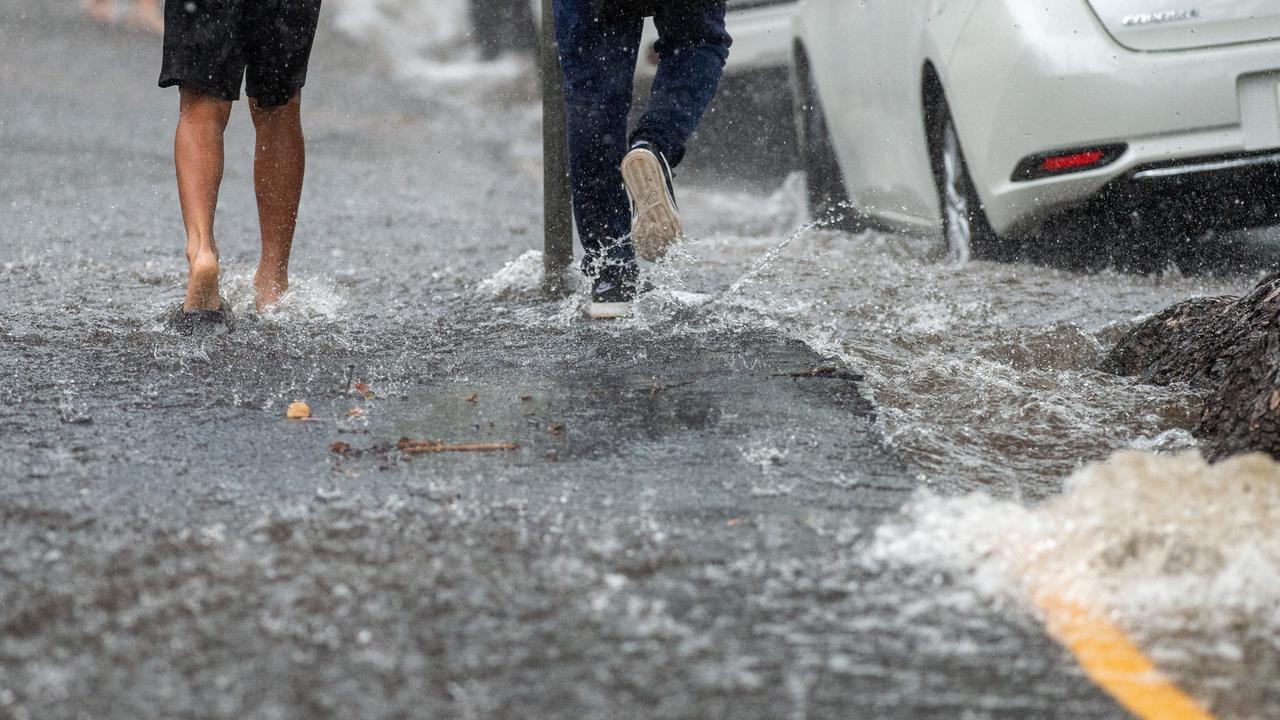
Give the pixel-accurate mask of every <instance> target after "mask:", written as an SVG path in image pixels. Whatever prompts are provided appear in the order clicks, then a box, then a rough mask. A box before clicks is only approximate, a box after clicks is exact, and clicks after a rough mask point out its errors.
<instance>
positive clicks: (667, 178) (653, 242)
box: [622, 140, 684, 262]
mask: <svg viewBox="0 0 1280 720" xmlns="http://www.w3.org/2000/svg"><path fill="white" fill-rule="evenodd" d="M622 182H623V184H625V185H626V186H627V195H628V196H629V197H630V198H631V240H632V242H634V243H635V247H636V253H637V254H638V255H639V256H640V257H642V258H644V259H645V260H648V261H650V262H653V261H656V260H659V259H661V258H664V257H666V256H667V249H668V248H670V247H671V245H672V244H674V243H675V242H676V241H678V240H679V239H680V238H682V237H683V236H684V228H683V226H681V224H680V208H679V207H678V206H677V205H676V194H675V188H674V187H673V186H672V184H671V166H670V165H669V164H668V163H667V159H666V157H664V156H663V155H662V152H661V151H659V150H658V149H657V148H655V147H654V146H653V145H651V144H650V143H647V142H645V141H643V140H641V141H638V142H636V143H635V144H634V145H632V146H631V152H629V153H627V155H626V157H624V158H623V159H622Z"/></svg>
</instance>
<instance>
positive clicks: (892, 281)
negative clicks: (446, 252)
mask: <svg viewBox="0 0 1280 720" xmlns="http://www.w3.org/2000/svg"><path fill="white" fill-rule="evenodd" d="M532 144H533V139H532V138H529V137H524V138H518V139H517V140H515V141H514V142H513V148H515V149H516V152H517V153H518V152H519V150H520V149H521V148H525V149H527V148H528V147H530V146H532ZM526 152H527V150H526ZM530 166H531V167H536V165H534V164H533V163H530ZM694 175H695V177H694V180H693V182H692V183H691V184H685V185H683V186H682V191H683V194H682V198H681V199H682V203H683V207H684V209H685V213H686V216H687V218H689V226H690V228H691V234H692V235H693V237H694V241H693V242H692V243H690V244H689V245H688V246H686V247H685V248H684V249H682V250H681V251H680V252H678V253H676V254H675V255H674V257H673V260H672V261H671V262H670V263H669V264H668V265H667V266H665V267H662V268H658V269H655V270H654V271H653V276H654V277H655V279H656V280H657V284H658V285H659V287H660V288H663V289H667V290H675V291H678V292H677V293H675V295H673V294H672V293H670V292H663V291H662V290H660V291H659V292H657V293H655V294H654V295H653V296H652V297H650V298H647V299H645V300H644V301H642V302H641V303H640V304H639V307H638V311H637V317H636V318H635V319H633V320H631V321H629V322H630V323H631V324H632V325H633V326H635V327H643V326H645V325H646V324H648V323H652V322H654V321H657V320H661V319H668V318H669V317H670V316H671V313H679V312H682V311H684V310H685V309H687V307H688V306H689V305H690V303H691V302H692V303H693V305H694V306H696V307H699V308H700V309H701V312H704V313H710V314H712V315H713V316H714V317H715V318H716V319H717V322H720V323H723V324H724V325H726V326H740V325H745V326H765V327H770V328H776V329H778V330H780V331H782V332H784V333H786V334H788V335H791V336H793V337H796V338H798V339H801V340H803V341H805V342H806V343H808V344H809V345H810V346H812V347H813V348H815V349H817V350H819V351H820V352H822V353H824V354H827V355H830V356H832V357H836V358H839V359H841V360H843V361H845V362H847V363H848V364H849V365H851V366H852V367H854V368H856V369H858V370H859V371H860V372H862V373H865V375H866V378H867V384H868V386H869V389H870V392H871V393H872V395H873V396H874V400H875V402H876V405H877V407H878V409H879V418H880V419H879V422H880V423H881V427H882V430H883V433H884V436H885V437H886V439H887V441H888V442H889V443H890V444H891V445H892V447H894V448H895V449H896V450H897V451H898V452H899V453H900V454H901V456H902V457H903V458H904V459H906V460H907V461H908V463H909V464H910V466H911V467H912V468H914V469H915V470H916V471H918V472H919V473H920V476H919V478H918V479H919V480H920V481H921V484H922V486H923V487H925V488H928V491H927V492H926V493H925V494H924V495H922V497H921V498H920V499H919V500H918V501H917V502H916V503H914V504H913V505H912V506H911V507H909V508H908V509H907V510H906V512H905V513H904V514H903V516H902V518H901V519H900V520H898V521H895V522H894V523H892V524H890V525H887V526H886V527H884V528H882V529H881V531H880V532H879V533H878V535H877V539H876V542H875V543H873V545H872V546H871V547H870V548H868V553H869V555H868V558H869V559H868V562H872V563H887V564H889V565H890V566H893V565H906V566H912V567H916V568H920V567H940V568H946V569H949V570H952V571H960V572H962V573H963V574H965V575H968V576H969V577H970V578H971V579H972V581H973V582H974V583H975V584H976V585H977V586H978V587H980V588H982V590H983V592H984V593H987V594H988V596H989V597H991V598H993V599H994V600H995V601H1000V602H1002V601H1012V602H1015V603H1019V602H1020V601H1021V600H1023V599H1025V595H1023V594H1022V588H1024V587H1025V583H1026V582H1027V581H1026V570H1025V568H1027V567H1028V566H1030V565H1033V564H1037V563H1038V565H1037V567H1038V569H1037V571H1036V572H1037V573H1040V574H1042V575H1043V574H1050V575H1053V576H1054V578H1055V579H1056V580H1057V581H1060V582H1063V583H1065V584H1066V585H1067V586H1069V587H1072V588H1075V589H1076V591H1077V592H1079V593H1081V594H1083V595H1085V596H1087V597H1086V598H1085V599H1086V600H1087V601H1088V602H1089V603H1093V604H1097V605H1100V606H1101V607H1104V608H1106V609H1107V610H1108V611H1109V612H1111V613H1112V614H1113V615H1114V617H1115V618H1116V619H1117V620H1118V621H1119V622H1120V623H1121V625H1122V626H1123V627H1125V628H1126V629H1127V630H1129V631H1130V632H1131V633H1133V635H1134V636H1135V637H1136V638H1137V639H1138V640H1139V642H1140V643H1141V644H1142V645H1143V646H1144V647H1145V648H1146V649H1147V650H1148V651H1149V652H1150V653H1151V654H1152V655H1153V657H1155V658H1156V660H1157V662H1158V663H1160V665H1161V666H1162V668H1164V669H1165V670H1166V671H1168V672H1170V673H1171V674H1173V675H1174V676H1175V678H1176V679H1177V680H1179V681H1181V682H1183V683H1185V684H1186V685H1187V686H1189V687H1190V688H1191V689H1192V691H1193V692H1195V693H1196V694H1197V695H1198V696H1199V697H1200V698H1202V699H1204V700H1206V701H1207V702H1209V704H1210V705H1211V706H1212V707H1214V708H1215V710H1216V711H1217V712H1219V713H1220V714H1222V716H1224V717H1237V718H1254V717H1263V716H1264V715H1266V714H1267V713H1273V712H1276V709H1277V707H1280V706H1278V705H1277V703H1280V698H1278V697H1277V695H1276V693H1275V691H1274V690H1269V689H1266V688H1269V687H1273V685H1274V684H1273V683H1271V680H1270V679H1271V678H1273V677H1274V673H1275V671H1276V658H1277V656H1278V655H1280V615H1278V614H1277V611H1276V608H1277V607H1280V545H1278V544H1277V541H1276V537H1275V533H1274V529H1275V528H1276V527H1278V526H1280V516H1277V515H1276V513H1277V509H1278V508H1280V466H1277V465H1276V464H1275V463H1273V462H1272V461H1270V460H1268V459H1265V458H1251V459H1247V460H1237V461H1232V462H1229V463H1224V464H1222V465H1219V466H1216V467H1210V466H1207V465H1205V464H1204V463H1203V462H1202V461H1201V460H1200V459H1199V457H1198V455H1197V454H1196V453H1195V450H1194V448H1195V445H1196V443H1195V440H1194V438H1193V437H1192V436H1191V434H1190V432H1189V430H1190V428H1191V427H1192V426H1193V424H1194V419H1195V417H1196V414H1197V412H1198V407H1199V401H1198V397H1197V396H1196V394H1195V393H1193V392H1191V391H1190V390H1189V389H1187V388H1182V387H1172V388H1157V387H1150V386H1142V385H1137V384H1135V383H1133V382H1132V381H1130V380H1127V379H1121V378H1116V377H1112V376H1108V375H1105V374H1103V373H1100V372H1098V371H1097V370H1095V369H1094V368H1095V367H1096V366H1097V365H1098V363H1099V361H1100V359H1101V358H1102V357H1103V355H1104V353H1105V352H1106V350H1107V348H1108V347H1110V345H1112V344H1113V343H1114V342H1116V340H1117V339H1118V338H1119V337H1120V336H1121V335H1122V334H1123V333H1124V332H1125V331H1126V330H1127V329H1128V328H1130V327H1132V326H1133V325H1134V323H1135V322H1136V321H1138V320H1140V319H1141V318H1142V317H1143V316H1145V315H1146V314H1148V313H1150V312H1153V311H1155V310H1157V309H1160V308H1163V307H1165V306H1167V305H1169V304H1171V303H1174V302H1177V301H1180V300H1183V299H1186V298H1188V297H1192V296H1196V295H1213V294H1232V293H1238V292H1240V291H1241V290H1242V289H1244V288H1246V287H1248V286H1249V284H1250V283H1251V281H1252V279H1254V276H1251V275H1249V274H1248V273H1246V274H1243V275H1242V274H1239V273H1228V274H1226V275H1224V276H1221V277H1216V276H1214V275H1212V274H1209V275H1204V274H1199V275H1185V274H1183V273H1182V272H1180V271H1179V270H1178V268H1177V267H1176V266H1172V265H1171V266H1170V267H1169V268H1167V269H1166V270H1165V271H1164V272H1160V273H1156V274H1150V275H1134V274H1128V273H1123V272H1116V271H1104V272H1097V273H1089V274H1082V273H1079V272H1073V271H1070V270H1062V269H1055V268H1053V267H1047V266H1043V265H1035V264H1025V263H1020V264H997V263H988V262H972V263H968V264H965V265H963V266H956V265H953V264H950V263H949V262H947V261H946V260H944V259H942V258H941V253H940V252H939V249H938V241H936V240H933V239H920V238H908V237H902V236H895V235H888V234H883V233H877V232H866V233H862V234H859V235H855V236H850V235H847V234H843V233H838V232H832V231H827V230H822V229H817V228H813V227H811V226H809V225H806V224H805V222H804V212H803V195H802V188H803V186H802V182H803V180H802V178H800V177H798V176H792V177H790V178H788V179H787V180H786V181H785V182H782V183H781V186H780V187H779V189H778V190H776V191H775V192H772V193H769V194H765V195H761V194H760V192H759V191H758V190H757V189H755V188H753V187H751V186H749V185H746V184H744V183H735V181H733V180H728V181H726V180H725V179H724V177H722V176H721V177H718V176H717V173H716V172H715V171H707V172H703V173H699V172H698V169H695V170H694ZM539 272H540V257H539V256H538V255H537V254H536V253H529V254H526V255H525V256H522V257H521V258H519V259H517V260H514V261H513V262H511V263H510V264H508V265H507V266H506V267H505V268H503V269H501V270H499V271H497V272H496V274H494V275H493V276H491V277H490V278H489V279H488V280H486V281H485V282H484V283H483V284H482V288H483V289H484V291H485V292H487V293H489V294H490V295H491V296H493V297H502V296H503V295H504V294H509V293H516V294H519V293H521V292H531V291H533V289H534V288H535V287H536V282H537V278H538V273H539ZM680 292H685V293H688V292H695V293H701V295H700V296H691V297H694V298H695V299H694V300H689V299H688V298H689V297H690V296H684V297H683V298H682V297H679V294H680ZM681 300H683V301H681ZM575 311H576V304H575V302H574V301H568V302H566V303H565V304H564V305H563V306H562V307H561V309H560V311H559V312H555V313H551V314H549V315H545V316H542V317H541V318H539V317H537V316H536V315H529V316H527V317H525V318H524V320H525V321H527V322H553V323H563V322H572V321H573V320H572V318H574V316H575ZM1117 451H1128V452H1126V453H1122V454H1119V455H1116V456H1115V457H1114V458H1113V459H1111V460H1109V461H1108V460H1107V459H1108V458H1109V457H1110V456H1111V455H1112V453H1114V452H1117ZM1104 461H1106V462H1104ZM966 493H967V494H966ZM957 496H960V497H957ZM1037 558H1039V559H1040V560H1036V559H1037Z"/></svg>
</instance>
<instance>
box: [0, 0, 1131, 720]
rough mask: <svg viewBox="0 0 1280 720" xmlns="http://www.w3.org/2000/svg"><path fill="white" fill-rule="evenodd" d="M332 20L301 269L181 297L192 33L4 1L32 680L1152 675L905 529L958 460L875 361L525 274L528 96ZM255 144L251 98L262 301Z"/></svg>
mask: <svg viewBox="0 0 1280 720" xmlns="http://www.w3.org/2000/svg"><path fill="white" fill-rule="evenodd" d="M318 47H319V49H318V53H317V61H316V63H315V67H314V69H313V72H312V84H311V86H310V88H309V90H308V92H307V94H306V101H307V116H308V120H307V122H308V130H309V139H310V149H311V155H310V158H309V160H310V167H309V177H308V187H307V192H306V197H305V200H304V209H303V219H302V222H301V226H300V228H299V242H298V252H297V255H296V260H295V267H296V272H297V273H298V276H297V280H296V282H297V288H298V290H297V293H296V297H295V298H294V299H293V300H292V301H291V304H290V305H289V306H288V307H287V308H286V309H285V312H284V313H283V314H282V315H281V316H279V317H273V318H255V317H251V316H247V317H245V316H242V317H241V318H240V322H239V323H238V326H237V327H236V329H235V331H234V332H233V333H231V334H228V335H219V336H213V337H206V338H196V339H191V338H181V337H178V336H175V335H173V334H172V333H169V332H167V331H165V330H164V328H163V327H162V326H161V325H160V324H159V323H158V322H157V321H156V318H157V317H158V316H159V315H160V314H161V313H162V312H163V311H164V310H165V308H166V307H168V306H171V305H172V304H174V303H176V302H177V301H178V300H179V299H180V297H181V295H180V287H181V281H182V277H183V265H182V262H181V247H182V241H181V235H180V232H181V224H180V218H179V216H178V212H177V207H176V202H175V198H174V194H175V193H174V190H173V188H172V168H171V162H170V147H169V143H170V133H171V125H172V124H173V122H174V116H175V113H176V106H177V102H176V96H175V95H173V94H171V93H167V92H162V91H160V90H157V89H155V88H154V79H153V75H154V74H155V69H156V65H157V58H158V50H157V43H156V41H155V40H153V39H151V38H148V37H144V36H138V35H133V34H128V33H124V32H111V31H109V32H102V31H99V30H96V29H94V28H90V27H87V26H85V25H84V24H83V23H82V22H81V21H80V20H79V18H78V16H77V15H76V13H75V10H74V8H73V7H72V6H71V4H66V6H65V7H64V6H63V4H62V3H47V2H43V1H42V0H13V1H11V2H7V3H5V4H4V6H3V7H0V203H2V204H0V208H2V209H3V217H4V220H5V221H4V222H3V223H0V288H2V290H0V378H3V382H0V438H2V446H3V447H2V448H0V718H14V719H15V720H20V719H26V718H39V719H41V720H44V719H46V718H108V717H109V718H138V719H142V718H161V717H165V718H245V719H249V718H252V719H257V718H263V719H265V718H323V717H334V718H351V717H364V718H410V717H413V718H447V717H458V718H584V717H593V718H630V717H635V718H722V717H723V718H729V717H733V718H771V719H772V718H849V717H865V718H939V719H942V718H947V719H949V720H953V719H955V718H975V719H976V718H1010V719H1013V718H1017V719H1027V718H1117V717H1124V714H1123V713H1122V712H1121V711H1120V710H1118V709H1117V708H1116V707H1115V706H1114V705H1113V704H1112V703H1111V702H1110V701H1109V700H1108V699H1106V698H1105V697H1104V696H1103V695H1102V694H1101V693H1100V691H1098V690H1097V689H1095V688H1094V687H1093V686H1092V685H1090V684H1089V683H1088V682H1087V681H1086V680H1085V679H1084V678H1083V677H1082V675H1081V672H1080V671H1079V669H1078V668H1076V666H1075V665H1074V663H1073V662H1072V661H1071V659H1070V658H1069V657H1068V656H1067V655H1066V654H1065V653H1064V652H1063V651H1062V650H1061V649H1059V648H1058V647H1057V646H1056V645H1055V644H1054V643H1053V642H1052V641H1051V640H1049V639H1048V638H1046V637H1045V635H1044V633H1043V631H1042V630H1041V629H1040V627H1039V626H1038V624H1037V622H1036V621H1035V620H1034V619H1033V618H1032V617H1030V616H1029V615H1027V614H1026V613H1025V612H1023V611H1021V610H1018V609H1016V608H1002V607H998V606H996V605H995V604H993V603H992V602H990V601H988V600H985V599H982V598H979V597H978V596H977V595H976V594H974V593H972V592H971V591H968V590H966V589H964V588H963V587H961V586H960V585H959V584H958V583H956V582H954V579H953V578H949V577H947V576H945V575H938V574H936V573H935V572H933V571H921V572H919V573H913V572H910V571H904V570H901V569H894V570H892V571H890V570H888V569H886V568H884V567H881V566H879V565H877V563H875V562H874V561H871V560H868V559H866V558H865V556H864V554H863V553H862V552H861V549H862V548H863V547H864V546H865V544H866V543H867V542H868V540H869V538H870V537H871V534H872V532H873V531H874V529H875V527H876V525H877V524H878V523H879V522H881V521H882V520H883V519H884V518H885V517H886V516H888V515H889V514H891V513H893V512H894V511H895V510H897V509H898V508H899V507H900V506H901V505H902V504H903V503H904V502H905V501H906V500H907V498H908V497H909V495H910V493H911V492H912V491H913V490H914V489H915V482H914V480H913V478H914V477H916V474H915V473H914V472H913V470H912V468H910V467H909V466H907V464H906V463H905V462H904V461H902V460H901V459H899V458H897V457H895V455H894V454H893V453H892V452H891V451H890V450H888V449H886V447H885V446H884V443H883V442H882V440H881V438H880V437H879V436H878V435H877V431H876V428H875V426H874V425H873V424H872V419H873V416H874V413H875V408H874V407H872V406H871V404H870V403H869V402H868V401H867V400H866V399H865V397H864V392H863V388H862V386H861V384H860V382H859V380H858V369H857V368H849V367H844V366H840V365H832V364H829V363H826V361H825V359H824V358H822V357H820V356H818V355H817V354H815V353H814V352H813V351H811V350H810V349H808V348H807V347H805V346H803V345H801V344H798V343H796V342H793V341H788V340H784V339H783V338H781V337H780V336H779V335H777V334H776V333H774V332H773V331H770V330H767V329H757V328H752V327H750V326H747V325H743V324H738V323H733V322H729V321H726V320H725V319H723V318H721V317H719V316H717V315H716V313H715V312H714V307H698V306H693V307H690V306H686V305H682V304H681V303H680V302H678V301H676V300H674V299H673V300H671V301H670V302H668V303H667V304H666V305H658V306H656V307H655V309H654V310H653V311H652V312H651V313H649V314H648V315H647V316H646V317H645V318H642V319H641V320H637V321H635V322H629V323H624V324H619V325H614V326H598V325H590V324H587V323H585V322H583V321H581V320H579V319H578V316H577V313H576V309H575V308H574V306H573V304H572V302H568V303H546V302H543V301H542V300H541V299H540V298H539V297H537V294H536V293H534V292H531V291H529V290H528V289H527V288H523V289H522V288H521V287H515V288H514V289H511V288H508V289H507V291H506V292H501V293H499V292H494V291H486V290H484V289H483V288H482V281H483V280H484V279H485V278H487V277H489V276H491V275H492V274H493V273H494V272H495V271H496V270H497V269H498V268H500V267H502V265H503V263H504V262H505V261H507V260H509V259H512V258H515V257H517V256H519V255H520V254H521V253H522V252H524V251H525V250H527V249H530V248H533V247H536V246H537V244H538V242H539V241H540V238H539V232H538V228H539V227H540V217H539V209H538V199H539V197H540V190H539V188H538V186H537V184H536V182H534V179H535V177H534V176H533V175H532V174H531V173H530V172H529V171H528V170H527V169H526V170H513V169H512V168H513V162H514V161H513V160H512V159H511V158H509V157H507V155H506V150H505V148H506V145H505V144H504V143H503V139H504V132H505V131H504V126H503V123H502V118H503V114H504V113H505V112H507V110H508V108H507V106H506V105H504V104H503V102H502V101H501V100H500V99H495V100H494V101H493V103H492V104H491V105H488V106H484V107H471V108H459V107H458V106H456V105H453V104H450V103H448V102H446V101H444V100H443V99H442V100H441V102H438V103H432V102H424V101H420V100H413V99H411V98H409V97H408V96H406V95H404V94H403V93H402V92H401V91H400V90H398V89H397V88H396V87H395V86H394V85H392V84H391V83H390V82H389V81H388V80H386V79H384V77H383V73H382V72H381V68H380V67H379V66H378V63H377V62H376V60H375V59H374V57H373V55H372V54H371V53H370V52H369V51H367V50H365V49H362V48H360V47H357V46H354V45H350V44H347V43H346V42H345V41H343V40H341V39H340V38H338V37H337V36H336V35H334V34H332V33H330V32H328V31H326V33H325V34H324V36H323V37H322V40H321V42H320V44H319V46H318ZM250 146H251V137H250V134H249V128H248V122H247V118H245V117H244V116H243V110H242V109H239V108H238V114H237V116H236V120H235V122H234V124H233V127H232V129H231V132H230V136H229V142H228V148H229V161H228V170H227V176H226V180H225V184H224V188H225V190H224V195H223V198H222V205H221V214H220V216H219V226H218V231H219V238H220V242H221V244H222V247H223V252H224V259H225V260H226V266H227V272H228V276H229V282H228V287H227V290H228V295H229V297H230V299H231V300H232V302H233V303H234V304H236V305H237V306H238V307H244V306H246V305H247V304H248V295H247V292H248V280H247V277H248V274H249V273H250V272H251V270H252V263H253V260H254V247H253V246H254V244H255V241H254V237H255V235H254V233H255V230H256V228H255V216H254V213H253V204H252V194H251V191H250V187H249V182H250V171H251V169H250V164H249V157H248V148H249V147H250ZM526 285H527V283H526ZM815 368H817V369H819V370H820V371H821V372H818V373H811V372H810V371H812V370H814V369H815ZM806 375H811V376H806ZM797 376H804V377H797ZM356 382H362V383H367V384H368V386H369V388H370V389H371V391H372V392H373V393H374V394H375V395H374V396H373V397H364V396H362V395H360V394H359V393H356V392H353V391H352V387H353V384H354V383H356ZM295 399H302V400H306V401H307V402H309V403H310V404H311V406H312V408H313V410H314V412H315V417H316V419H315V420H314V421H312V422H308V423H296V422H289V421H286V420H285V419H284V408H285V405H286V404H287V403H289V402H290V401H292V400H295ZM353 409H358V410H360V411H361V413H357V414H356V416H354V417H349V415H350V414H351V411H352V410H353ZM401 437H411V438H415V439H437V438H438V439H443V440H446V441H449V442H514V443H517V444H518V445H519V449H518V450H515V451H511V452H503V453H495V454H483V455H481V454H466V453H457V454H442V455H426V456H418V457H409V456H406V455H404V454H402V453H400V452H398V451H396V450H395V449H393V448H392V445H394V443H395V442H396V441H397V440H398V439H399V438H401ZM335 442H341V443H345V444H347V445H349V446H350V450H349V451H347V452H345V453H336V452H334V451H333V450H332V448H331V445H332V444H333V443H335ZM779 448H786V450H785V451H783V450H780V449H779Z"/></svg>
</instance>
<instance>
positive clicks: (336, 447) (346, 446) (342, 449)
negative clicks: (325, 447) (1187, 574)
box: [329, 440, 351, 455]
mask: <svg viewBox="0 0 1280 720" xmlns="http://www.w3.org/2000/svg"><path fill="white" fill-rule="evenodd" d="M329 450H330V451H332V452H333V453H335V454H337V455H346V454H347V453H349V452H351V443H345V442H342V441H341V440H339V441H337V442H335V443H332V444H331V445H329Z"/></svg>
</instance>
